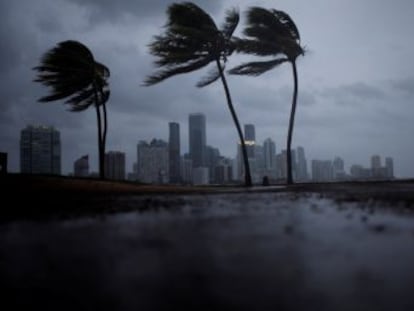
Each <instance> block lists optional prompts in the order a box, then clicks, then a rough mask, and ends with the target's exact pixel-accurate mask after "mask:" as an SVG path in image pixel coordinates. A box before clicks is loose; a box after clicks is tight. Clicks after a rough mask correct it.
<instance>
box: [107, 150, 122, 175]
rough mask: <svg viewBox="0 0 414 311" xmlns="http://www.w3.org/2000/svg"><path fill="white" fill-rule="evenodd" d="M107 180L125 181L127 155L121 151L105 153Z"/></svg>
mask: <svg viewBox="0 0 414 311" xmlns="http://www.w3.org/2000/svg"><path fill="white" fill-rule="evenodd" d="M105 178H107V179H112V180H125V153H123V152H120V151H109V152H107V153H105Z"/></svg>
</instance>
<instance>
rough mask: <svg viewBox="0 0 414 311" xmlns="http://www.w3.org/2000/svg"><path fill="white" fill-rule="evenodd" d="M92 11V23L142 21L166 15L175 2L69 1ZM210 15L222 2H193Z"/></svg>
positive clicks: (138, 0)
mask: <svg viewBox="0 0 414 311" xmlns="http://www.w3.org/2000/svg"><path fill="white" fill-rule="evenodd" d="M68 1H70V2H73V3H76V4H78V5H81V6H83V7H87V8H88V9H90V13H91V15H90V17H91V21H92V22H104V21H116V20H117V19H119V18H122V17H124V16H125V15H132V16H136V17H138V18H141V19H152V18H154V17H155V16H161V15H163V14H165V11H166V8H167V7H168V6H169V5H170V4H172V3H175V2H183V1H172V0H151V1H146V0H145V1H140V0H116V1H114V0H68ZM193 2H194V3H196V4H198V5H200V6H201V7H202V8H203V9H204V10H206V11H207V12H209V13H210V14H215V13H216V12H217V11H218V10H219V9H220V8H221V5H222V1H220V0H209V1H201V0H199V1H193Z"/></svg>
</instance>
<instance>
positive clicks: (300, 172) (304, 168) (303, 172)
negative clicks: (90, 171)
mask: <svg viewBox="0 0 414 311" xmlns="http://www.w3.org/2000/svg"><path fill="white" fill-rule="evenodd" d="M296 176H297V180H298V181H307V180H308V165H307V163H306V157H305V149H304V148H303V147H300V146H299V147H298V148H297V168H296Z"/></svg>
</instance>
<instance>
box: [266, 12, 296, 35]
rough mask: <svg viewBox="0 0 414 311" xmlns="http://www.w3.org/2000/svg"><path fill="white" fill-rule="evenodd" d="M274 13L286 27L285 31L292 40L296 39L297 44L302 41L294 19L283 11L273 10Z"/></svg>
mask: <svg viewBox="0 0 414 311" xmlns="http://www.w3.org/2000/svg"><path fill="white" fill-rule="evenodd" d="M272 13H273V14H274V15H275V16H276V18H277V19H278V20H279V21H280V23H282V24H283V25H284V26H285V30H286V31H287V32H289V35H290V37H291V38H293V39H295V40H296V41H297V42H299V41H300V34H299V30H298V28H297V27H296V24H295V22H294V21H293V20H292V18H291V17H290V16H289V15H288V14H287V13H285V12H283V11H278V10H274V9H273V10H272Z"/></svg>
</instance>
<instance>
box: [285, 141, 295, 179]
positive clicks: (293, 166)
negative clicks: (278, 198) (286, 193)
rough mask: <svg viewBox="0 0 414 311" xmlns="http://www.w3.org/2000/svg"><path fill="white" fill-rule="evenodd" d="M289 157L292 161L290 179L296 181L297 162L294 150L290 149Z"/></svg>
mask: <svg viewBox="0 0 414 311" xmlns="http://www.w3.org/2000/svg"><path fill="white" fill-rule="evenodd" d="M286 156H287V155H286ZM290 157H291V159H292V177H293V179H294V180H297V173H298V162H297V161H296V150H295V149H292V151H291V153H290ZM286 165H287V163H286Z"/></svg>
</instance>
